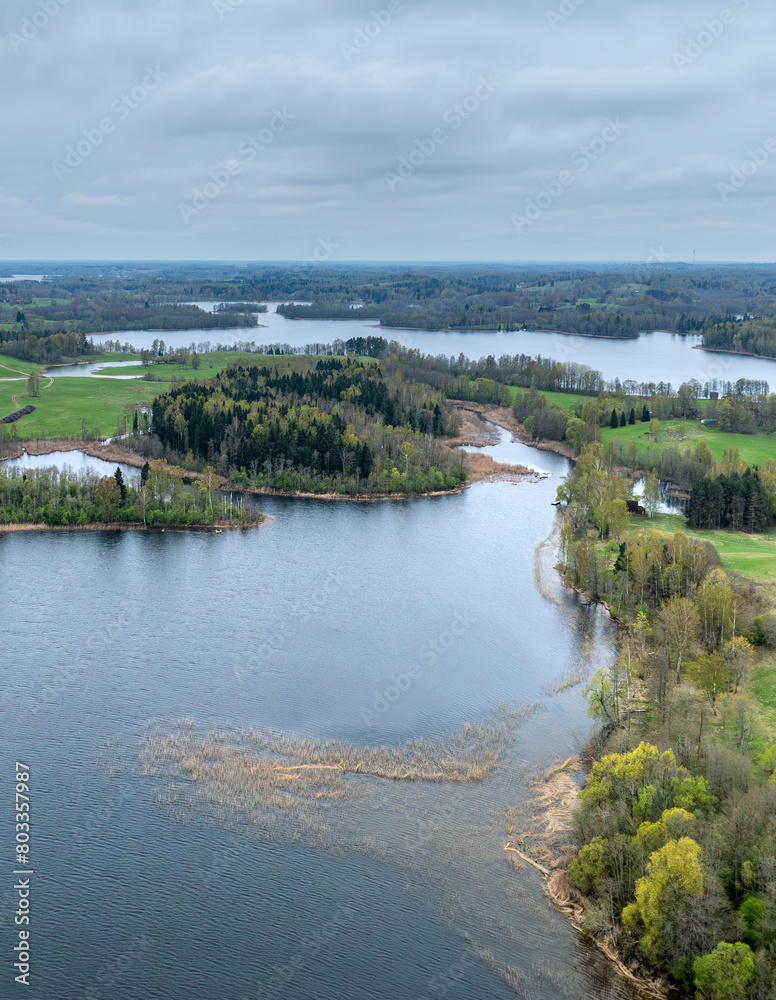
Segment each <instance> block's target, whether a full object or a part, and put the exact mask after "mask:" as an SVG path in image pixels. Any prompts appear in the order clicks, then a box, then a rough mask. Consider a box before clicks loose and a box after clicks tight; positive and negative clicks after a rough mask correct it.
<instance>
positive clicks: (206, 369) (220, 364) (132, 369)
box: [101, 351, 269, 382]
mask: <svg viewBox="0 0 776 1000" xmlns="http://www.w3.org/2000/svg"><path fill="white" fill-rule="evenodd" d="M268 357H269V355H263V354H245V353H244V352H242V351H213V352H212V354H202V355H200V366H199V368H197V369H196V370H195V369H193V368H192V367H191V365H158V364H154V365H151V366H150V368H144V367H143V365H126V366H122V367H121V368H104V369H103V370H102V372H101V374H102V375H145V374H147V373H148V372H149V371H150V372H152V373H153V375H154V377H155V378H156V379H157V380H158V381H160V382H170V381H171V380H172V377H173V375H174V376H175V378H176V379H178V381H180V380H181V379H190V378H196V379H203V378H212V377H213V376H214V375H217V374H218V373H219V372H220V371H223V369H224V368H226V366H227V365H230V364H233V363H234V362H235V361H248V362H250V363H251V364H256V363H259V364H264V363H265V362H266V361H267V359H268ZM128 358H129V359H134V355H128ZM116 360H121V359H120V358H119V356H118V355H116Z"/></svg>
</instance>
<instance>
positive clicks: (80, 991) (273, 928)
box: [0, 440, 627, 1000]
mask: <svg viewBox="0 0 776 1000" xmlns="http://www.w3.org/2000/svg"><path fill="white" fill-rule="evenodd" d="M491 450H492V453H493V454H496V455H498V457H499V458H500V459H501V460H503V461H510V462H518V461H519V462H527V463H528V464H532V465H535V466H536V467H538V468H540V469H542V470H545V471H547V472H548V473H550V476H549V478H547V479H545V480H542V481H539V482H534V483H531V482H522V483H518V484H513V483H489V484H479V485H476V486H474V487H472V488H471V489H469V490H466V491H464V492H463V493H462V494H461V495H460V496H452V497H440V498H434V499H424V500H418V501H407V502H392V503H380V504H351V503H326V502H321V501H311V500H297V499H290V498H289V499H286V498H277V499H276V498H273V499H267V500H265V501H264V502H263V503H262V508H263V509H264V510H265V511H266V512H267V513H269V514H271V515H272V516H273V518H274V520H273V522H272V523H271V524H269V525H267V526H265V527H262V528H260V529H254V530H250V531H238V532H224V533H223V534H221V535H214V534H186V533H175V532H165V533H148V534H145V533H130V532H127V533H121V532H95V533H77V532H73V533H58V534H45V533H43V534H29V535H21V534H15V535H0V576H1V578H2V593H3V601H2V603H0V632H1V634H2V648H1V650H0V658H1V659H2V670H3V684H2V687H1V688H0V727H1V728H2V732H3V733H5V734H6V738H5V739H4V741H3V750H2V758H3V767H2V771H0V773H2V774H4V775H5V776H6V780H7V782H8V783H9V785H10V784H11V783H12V773H13V770H14V766H15V762H16V760H19V761H23V762H24V763H25V764H29V765H30V766H31V769H32V811H33V816H34V827H33V831H34V836H33V847H32V851H33V854H32V857H33V860H34V870H35V875H34V876H33V879H34V881H33V889H34V903H33V913H34V918H33V919H34V922H33V925H32V926H33V935H34V942H35V944H34V948H35V952H34V954H35V966H34V967H35V980H34V982H35V984H36V985H35V986H34V988H33V990H31V991H30V996H34V997H35V998H36V1000H80V998H83V997H84V996H90V997H93V996H99V997H102V998H106V1000H137V998H138V997H141V996H142V997H143V998H144V1000H226V998H229V1000H243V998H244V1000H248V998H264V997H278V998H288V1000H297V998H298V1000H309V998H313V997H314V998H321V1000H341V998H369V1000H373V998H374V1000H421V998H426V997H434V996H439V995H442V994H440V990H441V989H442V988H443V987H444V988H445V989H446V990H447V992H446V993H444V996H445V997H447V998H449V1000H471V998H472V997H477V998H480V997H481V998H501V1000H508V998H511V997H514V996H515V995H516V994H515V991H514V990H513V989H512V988H511V987H510V986H509V985H508V982H507V981H506V978H508V979H509V980H510V981H511V982H512V983H513V984H515V985H516V987H517V995H520V996H523V997H529V998H542V1000H556V998H558V1000H560V998H579V997H593V998H601V1000H609V998H620V997H625V996H626V995H627V994H626V992H625V988H624V987H623V985H622V984H621V983H620V982H619V980H618V979H616V978H614V977H613V976H612V974H611V970H610V969H609V968H608V966H607V964H606V963H605V961H603V960H602V959H601V958H600V957H599V956H598V955H597V954H595V953H591V952H590V951H589V950H588V949H587V948H586V947H585V945H584V944H583V943H582V942H581V941H580V939H579V937H578V936H577V934H576V932H575V931H574V930H573V929H572V928H571V926H570V924H569V923H568V921H567V920H566V918H565V917H563V916H561V915H560V914H559V913H557V912H556V911H555V910H554V909H553V908H552V907H551V906H550V905H549V904H548V903H547V901H546V899H545V898H544V897H543V895H542V892H541V884H540V879H539V876H538V875H537V874H536V873H535V872H534V871H533V870H532V869H531V870H529V869H527V868H523V869H522V870H520V871H516V870H515V869H514V868H513V867H512V865H511V864H510V863H509V862H508V861H507V859H506V855H505V854H504V852H503V845H504V843H505V842H506V840H507V834H506V829H507V820H506V813H507V810H508V809H509V808H511V807H514V806H519V805H520V803H521V802H523V801H525V800H526V799H527V798H530V796H531V794H532V785H531V780H532V778H533V777H534V775H535V768H536V767H539V768H541V767H544V766H546V764H547V763H548V762H551V761H559V760H562V759H564V758H565V757H567V756H569V755H571V754H573V753H574V752H575V751H576V750H577V749H578V747H579V744H580V743H581V741H583V740H584V739H585V737H586V735H587V733H588V732H589V723H588V720H587V719H586V717H585V712H584V707H583V705H582V699H581V698H580V694H579V689H572V690H567V691H565V692H564V693H563V694H561V695H558V696H555V697H551V696H548V695H547V694H546V693H545V691H544V689H545V686H546V685H548V684H552V683H553V682H557V681H558V680H559V679H560V678H561V677H562V676H563V675H565V674H567V673H568V672H570V671H575V670H576V669H577V667H578V665H579V664H580V662H584V663H586V664H588V665H589V666H590V667H594V666H595V665H596V664H598V663H601V662H604V661H605V660H606V659H607V658H608V657H609V656H611V652H612V643H613V640H614V631H613V628H612V625H611V623H610V622H609V621H608V620H607V618H606V616H605V615H604V614H602V613H601V612H600V610H599V609H597V608H594V607H588V606H585V605H584V603H582V602H581V601H580V600H579V599H578V598H577V597H576V596H575V595H574V594H571V593H568V592H565V591H563V590H562V589H561V588H560V587H559V586H558V583H557V578H556V577H555V575H554V574H553V571H552V566H551V564H552V557H551V555H550V557H549V558H548V559H546V560H545V564H544V567H543V570H542V572H543V577H544V585H545V588H546V589H548V590H549V591H551V593H552V594H553V595H554V600H553V601H551V600H547V599H546V598H545V597H542V596H541V595H540V593H539V590H538V589H537V584H536V580H535V567H534V559H535V556H534V553H535V547H536V545H537V543H539V542H540V541H542V540H543V539H544V538H545V537H547V535H548V534H549V533H550V532H551V531H552V529H553V525H554V518H555V509H554V508H553V507H552V506H551V505H550V503H551V500H553V499H554V496H555V489H556V486H557V485H558V482H559V481H560V478H561V477H562V476H563V475H565V474H566V473H567V471H568V468H569V465H568V463H567V462H566V460H565V459H563V458H560V457H559V456H556V455H554V454H552V453H547V452H538V451H535V450H534V449H531V448H528V447H526V446H523V445H517V444H511V443H509V441H508V440H502V443H501V444H500V445H496V446H494V448H493V449H491ZM55 457H56V456H50V458H52V459H53V458H55ZM456 618H457V620H458V622H461V621H463V622H465V628H463V629H462V630H461V629H459V631H462V633H463V634H462V635H461V636H460V637H459V638H457V639H455V641H454V642H453V643H452V645H449V646H448V647H447V648H446V649H445V650H444V652H443V653H442V654H441V655H440V656H439V658H438V660H437V661H436V662H435V663H434V664H433V665H429V666H426V667H425V668H424V669H423V671H422V673H421V676H420V677H419V679H418V680H417V681H415V683H414V684H413V685H412V686H411V687H410V688H409V689H408V690H406V691H405V692H404V693H403V694H402V695H401V697H400V698H399V699H398V700H396V701H393V702H392V703H391V704H390V705H389V707H388V708H387V710H384V711H381V712H379V713H375V712H374V706H375V702H376V698H378V697H379V696H380V695H381V693H382V692H384V691H385V690H386V689H387V688H388V687H389V686H390V685H391V683H392V681H391V678H392V676H393V675H394V674H396V673H397V672H401V671H403V670H406V669H407V667H408V666H409V665H410V664H412V663H415V662H418V657H419V655H420V652H421V651H422V650H423V649H424V648H427V646H426V644H428V643H429V642H432V641H438V640H440V637H443V636H445V635H446V634H447V632H448V630H449V628H450V626H451V624H452V623H453V622H455V621H456ZM534 701H536V702H538V703H539V705H538V707H537V709H536V711H535V712H534V713H533V714H532V715H530V717H528V718H527V719H526V720H524V721H523V722H522V723H520V724H519V726H518V729H517V731H516V735H515V740H514V742H513V743H512V745H511V746H510V747H509V749H508V751H507V752H506V754H505V756H504V758H503V759H502V765H503V766H501V767H499V768H497V769H496V770H495V771H494V772H492V773H491V775H490V776H489V777H488V778H487V779H486V780H485V781H483V782H480V783H476V784H475V783H468V784H463V783H461V784H449V783H447V784H434V783H417V782H378V783H377V788H376V790H375V789H374V788H373V784H370V786H369V787H370V788H372V792H371V794H372V797H371V798H369V799H368V800H365V801H364V802H362V803H359V802H358V801H357V802H355V803H352V804H348V803H343V804H342V805H341V806H336V807H333V809H332V810H331V811H330V812H329V813H328V816H327V819H326V821H327V822H328V823H329V825H330V831H331V835H329V836H325V837H324V836H316V834H315V833H314V832H310V831H302V830H300V829H298V828H296V827H295V825H294V823H293V822H289V823H288V824H287V825H286V826H285V827H284V826H283V823H282V821H281V822H280V824H279V825H278V826H277V827H276V828H274V829H273V830H272V832H269V831H266V830H262V829H261V828H260V827H259V826H258V825H257V824H256V823H255V822H254V821H253V820H252V819H251V817H250V816H247V815H241V814H240V813H238V812H235V813H232V814H226V815H225V814H223V813H219V812H216V811H215V810H214V809H212V808H210V807H208V805H207V803H204V802H200V801H197V800H196V799H195V800H193V801H189V800H188V799H186V798H185V797H184V800H180V799H176V800H174V801H170V800H169V794H168V785H167V784H166V782H165V780H164V779H160V778H154V777H149V776H147V775H145V774H144V773H143V766H142V764H141V763H140V762H139V759H138V755H139V751H140V746H141V743H142V741H143V738H144V734H146V732H147V729H148V727H149V725H150V724H154V725H155V726H157V727H160V728H161V729H162V731H164V730H165V728H166V727H170V726H172V725H174V724H175V723H176V722H177V721H178V720H180V719H181V718H183V717H188V718H190V719H192V720H194V724H195V725H196V726H197V728H198V729H199V730H201V731H203V732H207V731H208V730H209V729H211V728H216V729H220V728H222V727H224V728H225V727H234V726H238V727H248V726H254V727H257V728H261V729H272V730H277V731H281V732H284V733H298V734H302V735H306V736H316V737H322V738H333V739H341V740H346V741H350V742H356V743H368V744H382V743H385V744H389V745H395V744H399V743H402V742H403V741H406V740H408V739H411V738H414V737H419V736H420V737H427V738H432V739H436V738H442V737H445V736H447V735H449V734H452V733H455V732H458V731H460V730H461V728H462V727H463V726H464V724H466V723H470V722H476V721H478V720H481V719H485V718H487V717H489V716H490V715H491V713H493V712H494V710H496V709H497V708H498V706H499V705H502V704H503V703H505V702H509V703H515V702H517V703H520V704H528V703H532V702H534ZM364 781H365V782H370V783H373V782H374V779H364ZM365 788H366V786H365ZM11 821H12V816H11V814H10V812H9V811H8V810H6V813H5V817H4V819H3V821H2V829H3V830H4V831H5V833H6V837H7V838H8V839H9V840H10V839H11V836H12V827H11ZM7 867H8V866H7ZM11 885H12V882H11V881H10V879H9V878H7V879H6V880H5V882H4V884H3V890H2V891H3V893H4V898H5V900H6V901H7V902H10V901H11V895H12V894H11V893H10V887H11ZM11 920H12V916H11V908H10V907H9V906H6V907H4V908H3V909H2V910H0V933H1V934H2V935H3V938H4V940H9V939H10V937H11V932H12V926H11ZM315 931H321V933H322V935H323V937H322V938H321V939H319V941H318V943H317V944H316V943H315V939H314V938H311V937H310V935H311V934H313V932H315ZM143 935H145V936H146V937H145V939H143ZM137 939H140V941H139V943H138V941H137ZM133 940H134V941H135V943H134V944H133ZM143 940H145V941H146V942H147V943H146V944H143ZM8 955H9V953H8V952H7V951H6V954H5V955H4V956H3V968H2V974H3V975H4V976H5V978H6V980H7V981H9V982H10V981H11V979H10V973H11V968H10V962H11V959H10V958H9V957H8ZM483 955H484V956H485V957H483ZM505 977H506V978H505ZM89 990H92V991H94V992H92V993H89V992H88V991H89ZM6 992H7V991H6ZM4 995H5V994H4Z"/></svg>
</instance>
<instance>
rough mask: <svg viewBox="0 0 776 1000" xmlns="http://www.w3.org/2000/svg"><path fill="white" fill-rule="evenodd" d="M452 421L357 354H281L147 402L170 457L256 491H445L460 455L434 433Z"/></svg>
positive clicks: (449, 428) (440, 406) (431, 397)
mask: <svg viewBox="0 0 776 1000" xmlns="http://www.w3.org/2000/svg"><path fill="white" fill-rule="evenodd" d="M455 429H456V422H455V421H454V419H453V418H452V416H451V414H450V411H449V409H448V408H447V407H446V406H445V405H444V403H443V402H442V400H441V399H440V397H439V396H438V395H437V394H436V393H434V392H433V391H432V390H431V389H430V388H429V387H428V386H418V385H412V386H408V385H407V384H405V382H404V380H403V378H402V377H401V374H400V373H399V372H397V371H394V372H392V373H390V375H386V373H385V372H384V370H383V369H382V368H381V367H380V366H379V365H378V364H377V363H376V362H369V363H367V364H361V363H360V362H358V361H355V360H346V361H342V360H340V359H338V358H331V359H320V360H319V361H317V362H313V361H312V360H311V359H309V358H295V357H289V358H283V361H282V363H281V362H277V363H275V364H274V365H273V366H272V367H270V366H267V365H263V366H261V367H260V366H259V365H246V364H237V365H232V366H230V367H229V368H227V369H225V370H224V371H223V372H221V373H220V374H219V375H217V376H216V377H215V378H213V379H211V380H210V381H209V382H207V383H197V382H186V383H184V384H183V385H180V386H176V387H174V388H172V389H171V390H170V392H169V393H167V394H166V395H165V396H161V397H159V398H158V399H156V400H155V401H154V404H153V430H154V433H155V434H156V435H157V436H158V438H159V440H160V441H161V443H162V445H163V446H164V447H165V448H167V449H168V452H169V454H170V455H174V456H177V457H178V459H179V460H182V461H184V462H186V461H189V462H190V461H192V460H193V461H197V460H199V461H203V460H204V461H207V462H211V463H213V464H214V465H216V466H217V468H218V470H219V472H222V473H223V474H227V473H235V472H238V473H240V474H241V477H242V478H241V479H240V480H239V481H246V482H249V483H250V484H252V485H254V486H256V487H257V488H260V487H265V486H272V487H276V488H279V489H286V490H292V489H293V490H300V491H303V492H340V493H380V492H396V491H403V492H426V491H429V490H438V489H450V488H452V487H454V486H456V485H458V484H459V483H460V480H461V477H462V475H463V473H462V472H461V461H460V458H459V456H457V455H456V454H455V453H454V452H452V451H450V449H448V448H446V447H444V446H443V445H441V444H440V443H438V442H437V441H436V440H435V438H438V437H440V436H443V435H446V434H450V433H453V432H454V431H455Z"/></svg>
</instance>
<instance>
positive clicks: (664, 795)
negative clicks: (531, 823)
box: [559, 443, 776, 1000]
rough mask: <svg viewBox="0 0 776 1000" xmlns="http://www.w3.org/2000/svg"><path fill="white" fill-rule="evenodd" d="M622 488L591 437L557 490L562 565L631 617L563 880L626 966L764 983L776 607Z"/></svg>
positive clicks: (596, 692) (758, 994)
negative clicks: (631, 506)
mask: <svg viewBox="0 0 776 1000" xmlns="http://www.w3.org/2000/svg"><path fill="white" fill-rule="evenodd" d="M740 478H741V479H743V478H747V477H740ZM748 479H749V480H750V481H751V482H754V481H755V477H754V474H750V476H749V477H748ZM655 482H656V476H653V487H654V484H655ZM626 488H627V487H626V484H625V482H624V480H622V479H620V477H618V476H617V475H616V474H614V472H613V469H612V468H611V467H608V466H607V455H606V453H605V452H604V450H603V449H602V447H601V445H600V444H596V443H593V444H591V445H589V446H587V447H585V448H583V450H582V452H581V454H580V459H579V461H578V462H577V464H576V466H575V468H574V470H573V471H572V474H571V476H570V477H569V478H568V480H567V482H566V483H565V484H564V485H563V486H562V487H561V488H560V489H559V498H560V499H561V500H563V501H565V504H566V507H565V517H564V524H563V527H562V529H561V549H560V555H561V566H562V570H563V572H564V573H565V574H566V575H567V577H568V578H569V580H570V581H571V582H573V583H574V584H575V585H576V586H577V587H579V588H580V589H583V590H585V591H587V592H588V593H590V594H591V595H593V596H594V597H597V598H600V599H603V600H605V601H606V602H607V604H608V605H609V607H610V608H611V610H612V612H613V614H615V615H616V616H617V619H618V621H619V622H620V625H621V640H620V643H619V650H618V655H617V656H616V658H615V659H614V660H613V662H612V663H611V664H610V665H609V666H608V667H602V668H599V669H598V670H596V671H595V672H594V673H593V675H592V676H591V677H589V680H588V682H587V684H586V686H585V688H584V695H585V698H586V700H587V703H588V709H589V713H590V715H591V716H592V717H593V718H595V719H597V720H598V721H599V722H600V723H601V724H602V726H603V728H602V730H601V732H600V734H599V736H598V737H597V738H596V740H595V741H594V742H593V744H591V748H592V766H591V770H590V772H589V774H588V777H587V781H586V784H585V788H584V791H583V792H582V794H581V797H580V808H579V809H578V810H577V812H576V813H575V818H574V824H575V828H576V832H577V837H578V842H579V844H580V845H581V846H580V848H579V850H578V852H577V856H576V859H575V860H574V861H573V862H572V863H571V865H570V866H569V868H568V872H567V877H568V881H569V884H570V886H571V887H572V893H573V891H574V890H576V891H577V892H578V893H581V894H582V895H580V896H578V897H577V898H578V902H579V903H580V904H581V905H582V907H583V908H584V914H583V916H582V918H581V919H582V924H583V926H584V928H585V929H586V930H588V931H590V932H591V933H592V934H594V935H595V936H597V937H600V938H601V939H602V940H605V941H606V942H607V943H608V946H609V947H615V948H616V949H617V950H618V951H619V953H620V955H621V956H622V958H623V960H624V961H625V962H627V963H628V964H629V966H630V968H631V969H634V970H640V971H641V973H642V975H645V976H648V977H650V978H655V977H658V978H663V980H664V981H665V980H667V981H668V982H670V983H672V984H673V985H676V986H678V987H680V988H681V990H682V991H683V992H684V993H686V994H687V995H692V993H693V990H694V989H698V990H699V991H700V994H699V995H703V996H707V997H716V998H723V997H724V998H739V1000H752V998H754V1000H771V998H772V997H773V992H772V991H773V990H774V988H776V878H774V876H775V875H776V868H774V857H776V827H774V824H773V822H772V817H773V815H774V810H775V809H776V784H774V774H775V773H776V745H773V746H771V745H770V744H769V743H768V742H767V741H766V740H764V730H763V728H762V725H761V722H760V713H759V710H758V706H757V704H756V702H755V701H753V700H752V699H751V698H750V696H749V694H748V692H747V687H748V681H749V680H750V677H751V675H752V673H753V670H754V667H755V664H756V662H757V660H756V657H757V648H758V647H761V646H767V647H770V648H776V616H774V615H773V613H772V612H771V611H770V610H766V609H765V607H764V604H763V601H762V598H761V597H760V595H759V594H758V593H757V592H756V591H752V590H751V589H750V588H746V587H743V588H742V587H740V586H737V585H735V584H734V583H733V582H732V581H731V579H730V578H729V577H728V576H727V574H725V573H724V572H723V571H722V569H721V568H720V566H719V558H718V556H717V554H716V552H715V550H714V548H713V546H711V545H709V544H706V543H703V542H700V541H697V540H694V539H691V538H689V537H688V536H687V535H686V534H684V533H683V532H674V533H672V534H669V533H666V532H663V531H656V530H654V529H652V528H650V527H648V526H645V527H641V526H639V527H635V524H636V523H637V522H634V521H632V520H631V519H630V518H629V517H628V516H627V514H624V515H623V511H622V504H623V498H624V497H625V495H626ZM653 492H654V489H653ZM654 500H655V498H654V496H653V498H652V501H653V502H652V503H651V504H646V505H647V506H648V507H650V506H651V507H654Z"/></svg>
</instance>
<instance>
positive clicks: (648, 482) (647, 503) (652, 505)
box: [644, 469, 660, 517]
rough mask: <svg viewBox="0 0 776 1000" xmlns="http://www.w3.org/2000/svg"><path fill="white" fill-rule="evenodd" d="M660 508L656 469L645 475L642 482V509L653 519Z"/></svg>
mask: <svg viewBox="0 0 776 1000" xmlns="http://www.w3.org/2000/svg"><path fill="white" fill-rule="evenodd" d="M659 507H660V479H659V477H658V474H657V470H656V469H652V471H651V472H648V473H647V477H646V479H645V480H644V509H645V510H646V512H647V514H648V515H649V516H650V517H654V516H655V514H656V513H657V511H658V508H659Z"/></svg>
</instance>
